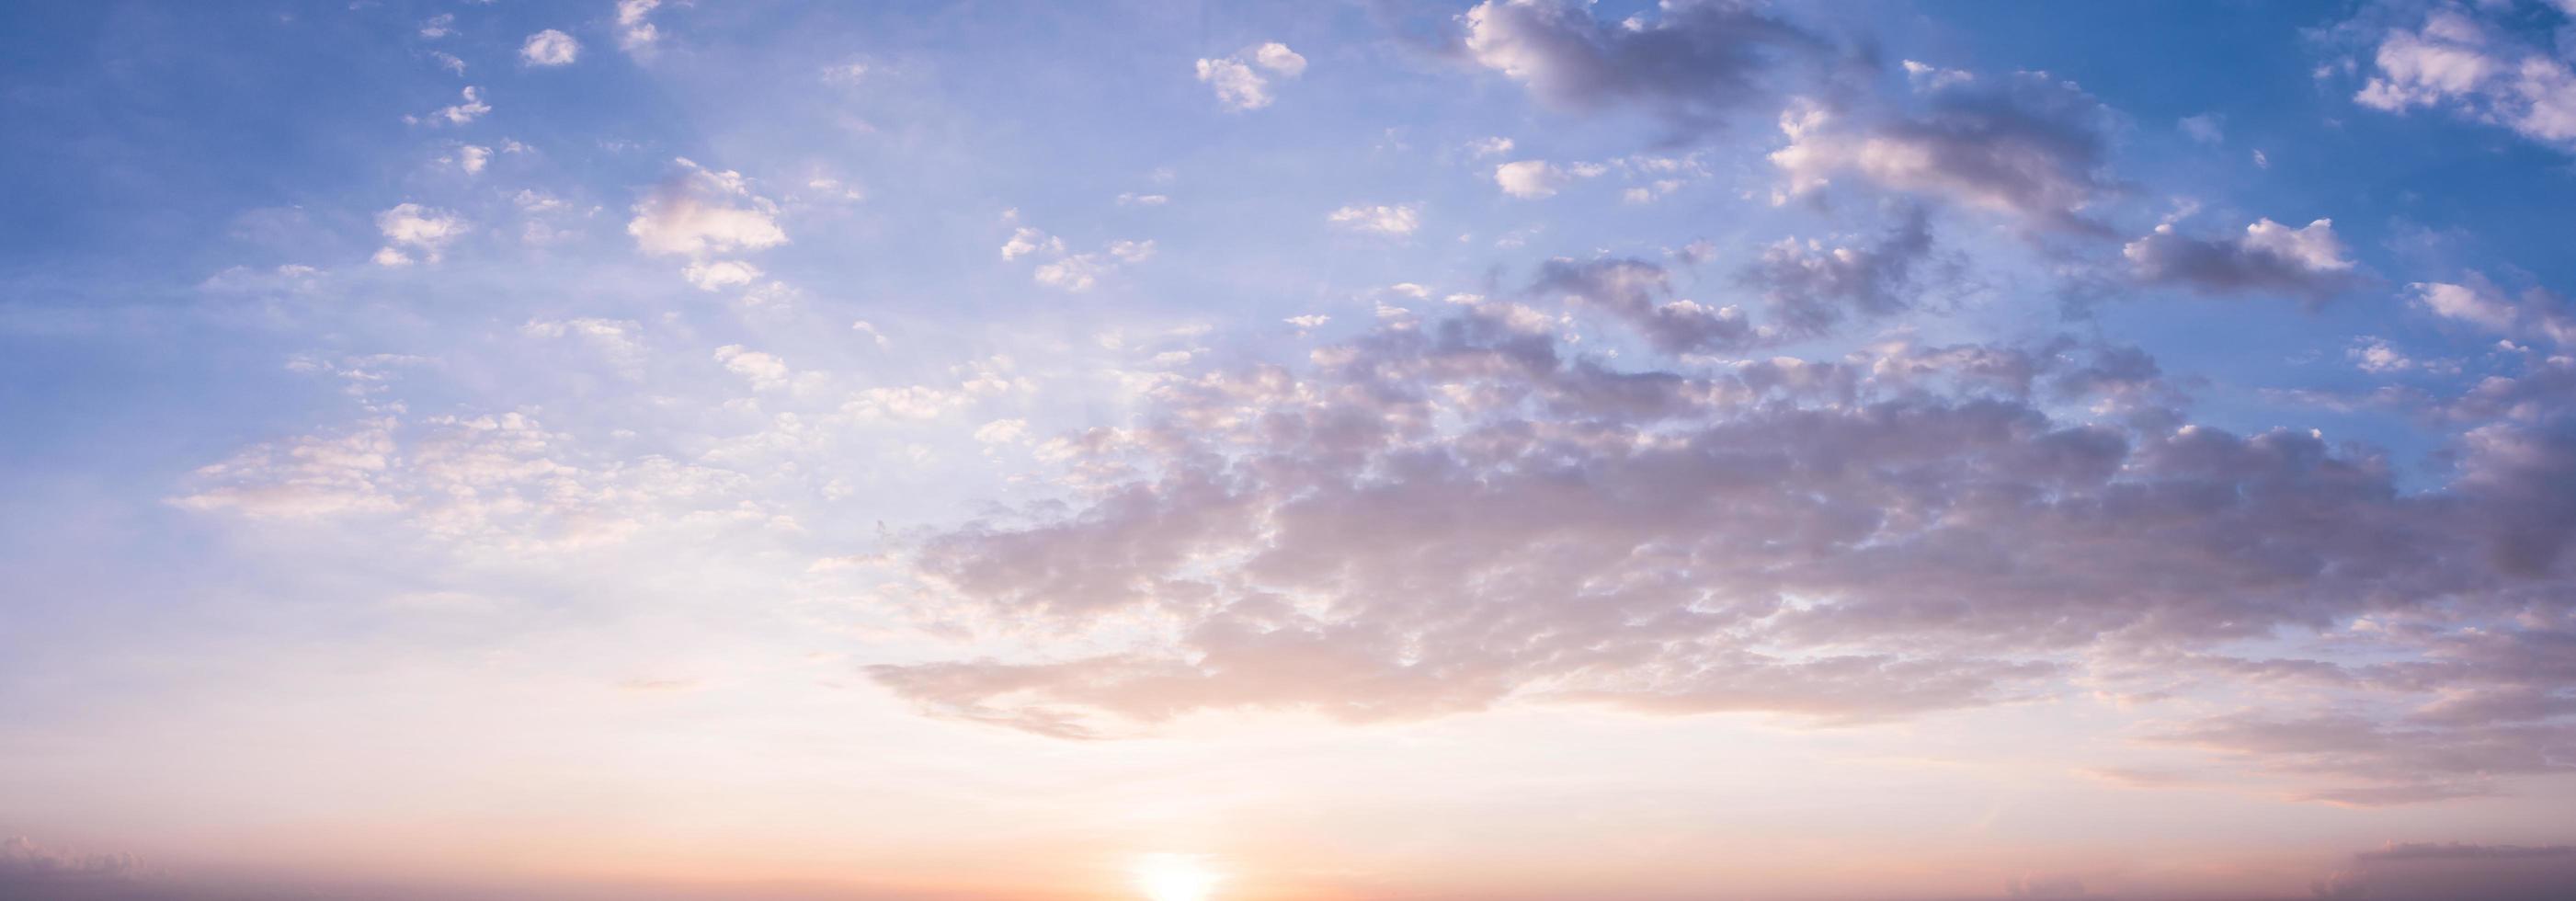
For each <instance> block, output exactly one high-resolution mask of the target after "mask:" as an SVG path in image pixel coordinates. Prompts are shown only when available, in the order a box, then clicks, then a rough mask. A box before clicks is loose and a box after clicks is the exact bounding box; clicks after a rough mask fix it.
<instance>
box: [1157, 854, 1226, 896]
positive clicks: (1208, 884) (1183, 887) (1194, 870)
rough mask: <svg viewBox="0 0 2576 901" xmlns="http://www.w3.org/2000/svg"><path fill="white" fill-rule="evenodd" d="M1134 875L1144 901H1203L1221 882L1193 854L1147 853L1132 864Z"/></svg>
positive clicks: (1213, 872)
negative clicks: (1144, 898)
mask: <svg viewBox="0 0 2576 901" xmlns="http://www.w3.org/2000/svg"><path fill="white" fill-rule="evenodd" d="M1135 873H1136V887H1137V888H1138V889H1140V890H1142V891H1143V892H1144V893H1145V897H1146V898H1147V899H1148V901H1207V899H1208V898H1209V897H1210V895H1211V893H1212V892H1213V891H1214V890H1215V888H1216V884H1217V883H1218V882H1220V881H1222V880H1223V879H1224V877H1223V876H1222V875H1220V874H1219V873H1217V872H1216V870H1214V869H1213V868H1211V867H1209V866H1208V862H1207V859H1206V858H1205V857H1202V856H1200V855H1196V854H1169V853H1164V854H1148V855H1145V857H1144V858H1143V859H1141V860H1138V861H1137V862H1136V868H1135Z"/></svg>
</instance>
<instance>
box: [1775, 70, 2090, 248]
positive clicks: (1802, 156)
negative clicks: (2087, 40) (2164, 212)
mask: <svg viewBox="0 0 2576 901" xmlns="http://www.w3.org/2000/svg"><path fill="white" fill-rule="evenodd" d="M1924 102H1925V108H1924V109H1923V110H1921V111H1920V112H1917V113H1912V114H1905V115H1896V116H1890V117H1884V118H1873V117H1870V116H1858V115H1852V114H1846V113H1840V112H1836V111H1833V110H1831V109H1828V108H1827V107H1825V106H1822V105H1818V104H1814V103H1801V104H1797V105H1794V106H1792V107H1791V108H1790V110H1789V111H1788V112H1786V113H1783V114H1782V115H1781V118H1780V130H1781V132H1782V133H1784V134H1785V135H1787V136H1788V139H1789V143H1788V145H1787V146H1785V147H1782V148H1780V149H1779V150H1777V151H1774V152H1773V153H1772V154H1771V157H1770V159H1771V163H1772V165H1773V166H1775V167H1777V168H1778V169H1779V171H1780V173H1781V175H1782V176H1783V177H1784V178H1786V179H1787V182H1786V185H1785V186H1784V187H1783V189H1782V191H1781V194H1780V199H1782V200H1786V199H1787V198H1790V197H1795V196H1799V195H1803V194H1807V193H1809V192H1813V191H1816V190H1819V189H1821V188H1824V187H1826V186H1827V185H1830V184H1832V183H1833V180H1834V179H1835V178H1836V177H1838V176H1842V175H1845V174H1850V175H1855V176H1858V177H1860V178H1861V179H1863V180H1865V181H1867V182H1869V183H1872V184H1875V185H1878V186H1879V187H1882V188H1889V189H1894V190H1899V191H1907V192H1912V193H1916V194H1924V195H1929V196H1934V197H1940V198H1943V199H1947V200H1951V201H1955V202H1958V203H1962V204H1966V205H1968V206H1971V207H1975V208H1979V209H1985V210H1991V211H1995V212H2002V213H2009V214H2012V215H2015V216H2018V217H2020V218H2021V219H2023V220H2024V221H2026V222H2028V223H2029V224H2031V225H2032V226H2034V227H2038V228H2043V229H2056V230H2065V231H2077V232H2087V233H2094V234H2102V233H2104V232H2105V229H2104V228H2103V227H2102V226H2101V225H2100V224H2099V223H2096V222H2094V221H2092V220H2091V219H2089V218H2087V217H2086V216H2085V215H2084V211H2085V209H2086V207H2088V206H2090V205H2092V204H2094V203H2095V202H2097V201H2099V200H2102V199H2103V198H2105V197H2108V196H2110V195H2111V194H2113V193H2115V192H2116V191H2117V190H2118V188H2119V186H2118V184H2117V183H2115V182H2114V181H2113V180H2112V179H2111V178H2110V176H2109V175H2108V174H2107V172H2106V171H2105V170H2106V165H2107V162H2108V159H2107V155H2108V147H2109V138H2108V131H2109V129H2110V127H2111V121H2112V120H2111V113H2110V111H2109V110H2108V109H2107V108H2106V107H2104V106H2103V105H2102V104H2101V102H2100V101H2098V100H2095V99H2094V98H2093V96H2092V95H2090V94H2087V93H2085V92H2084V90H2083V89H2082V88H2080V87H2078V86H2076V85H2075V83H2073V82H2069V81H2061V80H2059V79H2056V78H2053V77H2051V76H2049V75H2048V74H2047V73H2044V72H2016V73H2013V74H2011V75H2008V76H2004V77H2001V78H1994V79H1986V78H1970V79H1963V80H1960V81H1956V82H1953V83H1950V84H1948V85H1946V86H1943V87H1940V88H1937V89H1933V90H1930V91H1927V92H1926V97H1925V101H1924Z"/></svg>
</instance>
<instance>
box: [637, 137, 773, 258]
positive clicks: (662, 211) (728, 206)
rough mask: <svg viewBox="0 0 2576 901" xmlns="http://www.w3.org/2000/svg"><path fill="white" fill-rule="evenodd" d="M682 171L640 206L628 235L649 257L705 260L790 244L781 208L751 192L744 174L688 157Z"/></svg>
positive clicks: (682, 164)
mask: <svg viewBox="0 0 2576 901" xmlns="http://www.w3.org/2000/svg"><path fill="white" fill-rule="evenodd" d="M677 162H678V163H679V165H680V170H681V171H680V173H679V174H678V175H676V176H674V177H673V178H671V179H670V180H668V181H665V182H663V183H662V185H661V186H660V187H659V188H656V189H655V190H654V191H653V192H652V193H650V194H648V195H646V196H645V198H644V199H643V200H642V201H639V202H637V203H636V204H635V218H634V219H633V220H632V221H629V222H628V223H627V224H626V233H627V234H629V235H633V236H635V245H636V246H637V247H638V248H641V249H642V250H643V251H644V252H645V253H651V254H671V255H680V256H690V257H704V256H707V255H709V254H716V253H729V252H736V251H743V250H759V249H762V248H766V247H775V246H777V245H780V244H785V243H787V233H786V232H785V231H783V230H780V229H779V227H778V204H777V203H776V202H774V201H771V200H770V199H769V198H766V197H761V196H759V195H756V194H753V193H752V192H751V187H750V184H749V182H748V181H747V180H745V179H744V178H743V177H742V174H741V173H739V172H733V171H730V170H724V171H718V170H711V169H707V168H706V167H703V166H700V165H698V164H697V163H694V162H691V161H689V160H687V159H681V160H678V161H677Z"/></svg>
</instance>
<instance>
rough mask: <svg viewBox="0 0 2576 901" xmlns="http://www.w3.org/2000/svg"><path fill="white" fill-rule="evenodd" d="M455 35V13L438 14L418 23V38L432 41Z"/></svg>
mask: <svg viewBox="0 0 2576 901" xmlns="http://www.w3.org/2000/svg"><path fill="white" fill-rule="evenodd" d="M455 33H456V14H455V13H439V14H438V15H435V16H431V17H429V18H428V19H426V20H423V21H422V22H421V23H420V36H421V37H424V38H428V39H430V40H433V41H435V40H438V39H439V38H443V37H446V36H448V35H451V34H455Z"/></svg>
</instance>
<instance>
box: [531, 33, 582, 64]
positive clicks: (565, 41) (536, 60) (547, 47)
mask: <svg viewBox="0 0 2576 901" xmlns="http://www.w3.org/2000/svg"><path fill="white" fill-rule="evenodd" d="M580 56H581V42H580V41H576V40H573V39H572V35H568V34H565V33H563V32H560V31H556V30H555V29H552V28H548V29H546V30H544V31H540V32H537V33H535V34H532V35H529V36H528V40H527V42H526V43H524V44H520V45H519V59H520V60H521V61H523V62H525V63H527V64H528V65H531V66H568V65H571V64H572V61H573V60H575V59H578V58H580Z"/></svg>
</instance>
